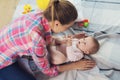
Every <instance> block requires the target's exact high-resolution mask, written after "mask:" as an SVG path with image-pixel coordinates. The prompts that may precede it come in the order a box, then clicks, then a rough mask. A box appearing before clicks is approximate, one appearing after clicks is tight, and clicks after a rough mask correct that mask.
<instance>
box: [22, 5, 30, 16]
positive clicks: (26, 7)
mask: <svg viewBox="0 0 120 80" xmlns="http://www.w3.org/2000/svg"><path fill="white" fill-rule="evenodd" d="M31 11H32V7H31V5H29V4H26V5H24V11H23V12H22V13H23V14H27V13H29V12H31Z"/></svg>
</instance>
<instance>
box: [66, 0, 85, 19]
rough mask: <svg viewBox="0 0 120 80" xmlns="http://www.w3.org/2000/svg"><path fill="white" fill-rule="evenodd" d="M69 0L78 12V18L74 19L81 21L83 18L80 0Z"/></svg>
mask: <svg viewBox="0 0 120 80" xmlns="http://www.w3.org/2000/svg"><path fill="white" fill-rule="evenodd" d="M68 1H70V2H71V3H72V4H73V5H74V6H75V8H76V9H77V12H78V18H77V20H76V21H81V20H83V19H84V18H83V13H82V6H81V0H68Z"/></svg>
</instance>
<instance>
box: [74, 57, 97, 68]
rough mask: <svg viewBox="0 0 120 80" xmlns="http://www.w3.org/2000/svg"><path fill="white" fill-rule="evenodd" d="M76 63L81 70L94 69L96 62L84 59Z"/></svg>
mask: <svg viewBox="0 0 120 80" xmlns="http://www.w3.org/2000/svg"><path fill="white" fill-rule="evenodd" d="M75 65H76V67H77V69H79V70H89V69H92V68H93V67H94V66H95V65H96V63H95V61H93V60H88V59H83V60H80V61H77V62H75Z"/></svg>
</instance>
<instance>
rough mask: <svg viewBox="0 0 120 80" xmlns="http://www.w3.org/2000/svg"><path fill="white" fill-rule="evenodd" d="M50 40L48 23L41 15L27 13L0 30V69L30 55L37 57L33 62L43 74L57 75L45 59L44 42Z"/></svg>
mask: <svg viewBox="0 0 120 80" xmlns="http://www.w3.org/2000/svg"><path fill="white" fill-rule="evenodd" d="M50 38H51V31H50V28H49V25H48V21H47V20H46V19H45V18H43V17H42V13H40V12H37V13H29V14H27V15H23V16H21V17H19V18H18V19H16V20H14V21H13V22H12V23H11V24H9V25H7V26H6V27H4V28H3V29H1V30H0V69H2V68H4V67H6V66H8V65H10V64H12V63H13V62H15V61H16V60H17V58H18V57H21V56H22V55H31V53H32V54H35V55H36V56H37V57H36V58H37V59H34V61H35V62H36V63H37V65H38V67H39V68H40V69H41V71H42V72H43V73H45V74H47V75H49V76H55V75H57V74H58V72H57V69H56V66H53V67H50V64H49V61H48V58H47V55H48V52H47V49H46V42H49V40H50ZM33 58H34V57H33ZM36 60H37V61H36Z"/></svg>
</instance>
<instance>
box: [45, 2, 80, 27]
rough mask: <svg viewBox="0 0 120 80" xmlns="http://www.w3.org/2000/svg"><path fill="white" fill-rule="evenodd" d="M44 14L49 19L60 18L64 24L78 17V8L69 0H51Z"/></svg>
mask: <svg viewBox="0 0 120 80" xmlns="http://www.w3.org/2000/svg"><path fill="white" fill-rule="evenodd" d="M43 15H44V16H45V18H46V19H47V20H48V21H52V22H54V20H58V21H60V23H61V24H62V25H65V24H69V23H70V22H72V21H74V20H76V18H77V17H78V13H77V10H76V8H75V7H74V6H73V4H72V3H70V2H69V1H67V0H60V1H59V0H51V2H50V4H49V6H48V8H47V9H46V10H45V11H44V12H43Z"/></svg>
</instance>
